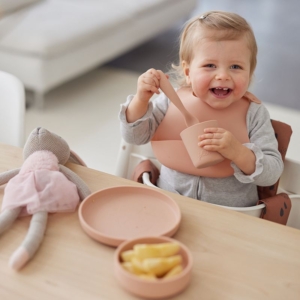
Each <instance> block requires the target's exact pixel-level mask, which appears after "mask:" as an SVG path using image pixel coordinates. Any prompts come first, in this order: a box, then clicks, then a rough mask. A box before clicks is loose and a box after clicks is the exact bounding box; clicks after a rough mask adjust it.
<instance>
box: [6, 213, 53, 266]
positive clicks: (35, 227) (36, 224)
mask: <svg viewBox="0 0 300 300" xmlns="http://www.w3.org/2000/svg"><path fill="white" fill-rule="evenodd" d="M47 220H48V212H46V211H39V212H37V213H35V214H33V215H32V218H31V221H30V225H29V229H28V232H27V234H26V237H25V239H24V240H23V242H22V244H21V245H20V246H19V247H18V248H17V250H15V251H14V253H13V254H12V255H11V257H10V259H9V266H10V267H11V268H12V269H14V270H19V269H21V268H22V267H23V266H24V265H25V264H26V263H27V262H28V261H29V260H30V259H31V258H32V257H33V256H34V254H35V253H36V251H37V250H38V248H39V247H40V245H41V243H42V241H43V239H44V234H45V231H46V226H47Z"/></svg>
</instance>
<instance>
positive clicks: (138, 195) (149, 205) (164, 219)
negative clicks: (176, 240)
mask: <svg viewBox="0 0 300 300" xmlns="http://www.w3.org/2000/svg"><path fill="white" fill-rule="evenodd" d="M79 220H80V224H81V226H82V228H83V229H84V231H85V232H86V233H87V234H88V235H89V236H90V237H92V238H93V239H95V240H97V241H99V242H101V243H104V244H107V245H110V246H118V245H119V244H121V243H122V242H124V241H126V240H129V239H134V238H139V237H143V236H169V237H170V236H173V235H174V234H175V232H176V231H177V230H178V228H179V224H180V221H181V212H180V209H179V206H178V205H177V203H176V202H175V201H174V200H173V199H172V198H171V197H169V196H167V195H165V194H164V193H162V192H160V191H159V190H155V189H151V188H148V187H145V186H141V187H132V186H119V187H114V188H108V189H103V190H100V191H97V192H95V193H93V194H92V195H90V196H89V197H87V198H86V199H85V200H84V201H83V202H82V203H81V205H80V207H79Z"/></svg>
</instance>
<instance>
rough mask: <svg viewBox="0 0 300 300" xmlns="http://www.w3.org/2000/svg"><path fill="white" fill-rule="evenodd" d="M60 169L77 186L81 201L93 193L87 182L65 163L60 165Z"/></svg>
mask: <svg viewBox="0 0 300 300" xmlns="http://www.w3.org/2000/svg"><path fill="white" fill-rule="evenodd" d="M59 170H60V172H62V173H63V174H64V175H65V176H66V177H67V178H68V179H69V180H70V181H72V182H73V183H74V184H75V185H76V186H77V190H78V194H79V197H80V200H81V201H82V200H84V199H85V198H86V197H87V196H88V195H90V194H91V191H90V189H89V187H88V186H87V184H86V183H85V182H84V181H83V180H82V179H81V178H80V177H79V176H78V175H77V174H76V173H74V172H73V171H72V170H70V169H69V168H67V167H65V166H63V165H59Z"/></svg>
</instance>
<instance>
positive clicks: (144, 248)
mask: <svg viewBox="0 0 300 300" xmlns="http://www.w3.org/2000/svg"><path fill="white" fill-rule="evenodd" d="M179 249H180V246H179V244H177V243H160V244H137V245H134V247H133V251H134V253H135V255H136V257H137V258H139V259H145V258H151V257H168V256H173V255H175V254H177V253H178V251H179Z"/></svg>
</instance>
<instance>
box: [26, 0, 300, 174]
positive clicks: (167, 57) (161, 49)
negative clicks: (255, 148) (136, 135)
mask: <svg viewBox="0 0 300 300" xmlns="http://www.w3.org/2000/svg"><path fill="white" fill-rule="evenodd" d="M212 9H214V10H227V11H234V12H237V13H239V14H241V15H242V16H243V17H245V18H246V19H247V20H248V21H249V22H250V24H251V25H252V27H253V30H254V32H255V34H256V38H257V42H258V46H259V55H258V67H257V70H256V72H255V80H254V83H253V85H252V87H251V90H252V92H254V93H255V94H256V95H257V96H258V97H259V98H260V99H261V100H262V101H263V102H264V103H265V104H266V106H267V107H268V109H269V111H270V115H271V117H272V118H274V119H278V120H281V121H283V122H286V123H289V124H291V125H292V128H293V131H294V133H293V138H292V140H291V144H290V147H289V150H288V155H287V156H288V157H290V158H294V159H297V158H298V152H299V151H298V148H299V147H298V145H299V141H300V122H299V119H300V102H299V101H298V95H300V84H299V82H298V81H299V79H298V78H299V76H298V70H300V56H299V54H298V51H299V49H300V35H299V34H298V31H297V30H298V29H300V18H298V12H299V11H300V2H299V1H298V0H289V2H288V5H287V2H285V1H282V0H264V1H261V0H252V1H240V0H227V1H223V0H214V1H211V0H199V4H198V6H197V7H196V9H195V11H194V12H193V15H199V14H201V13H202V12H205V11H208V10H212ZM182 24H183V22H182V21H180V22H178V24H177V25H176V26H174V28H172V29H171V30H169V31H168V32H165V33H163V34H161V35H160V36H158V37H157V38H155V39H153V40H151V41H150V42H148V43H146V44H144V45H142V46H140V47H138V48H136V49H134V50H132V51H131V52H128V53H127V54H125V55H123V56H121V57H119V58H118V59H116V60H113V61H111V62H109V63H108V64H106V65H105V66H102V67H99V68H98V69H95V70H93V71H91V72H89V73H88V74H86V75H84V76H81V77H79V78H77V79H75V80H73V81H71V82H68V83H66V84H64V85H62V86H61V87H59V88H57V89H55V90H53V91H51V92H49V93H48V94H47V95H46V107H45V109H44V110H43V111H39V110H37V109H35V108H34V107H29V108H28V109H27V112H26V135H28V134H29V132H30V131H31V130H32V129H33V128H35V127H37V126H43V127H45V128H47V129H49V130H52V131H54V132H56V133H58V134H60V135H61V136H62V137H63V138H65V139H66V140H67V141H68V143H69V144H70V146H71V148H72V149H73V150H74V151H75V152H77V153H78V154H79V155H80V156H81V157H82V158H83V159H84V160H85V162H86V163H87V165H88V166H89V167H91V168H94V169H98V170H101V171H104V172H107V173H111V174H114V172H115V167H116V158H117V156H118V150H119V142H120V133H119V121H118V111H119V106H120V104H121V103H122V102H124V101H125V98H126V96H127V95H128V94H130V93H134V92H135V89H136V81H137V78H138V76H139V75H140V74H141V73H142V72H144V71H146V70H147V69H148V68H151V67H154V68H158V69H162V70H164V71H167V70H168V68H169V66H170V64H171V62H172V61H176V57H177V39H178V35H179V31H180V27H181V26H182ZM294 33H295V34H294ZM297 49H298V50H297ZM116 83H117V84H116Z"/></svg>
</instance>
